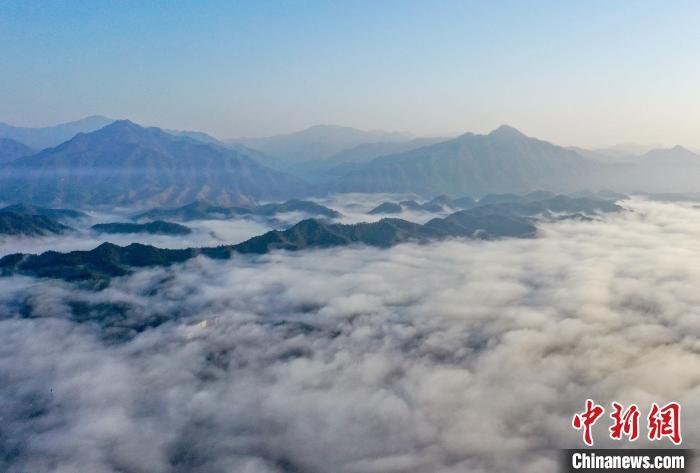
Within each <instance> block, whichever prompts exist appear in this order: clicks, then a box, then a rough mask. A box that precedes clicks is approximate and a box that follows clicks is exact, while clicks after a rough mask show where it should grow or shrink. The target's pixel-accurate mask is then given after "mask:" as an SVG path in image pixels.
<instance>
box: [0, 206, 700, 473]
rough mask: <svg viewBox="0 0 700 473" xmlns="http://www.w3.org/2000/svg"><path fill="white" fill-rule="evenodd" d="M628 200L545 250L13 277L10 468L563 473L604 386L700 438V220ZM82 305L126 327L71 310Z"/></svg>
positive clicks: (551, 240)
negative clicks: (113, 308) (583, 418)
mask: <svg viewBox="0 0 700 473" xmlns="http://www.w3.org/2000/svg"><path fill="white" fill-rule="evenodd" d="M629 206H630V207H631V208H632V209H633V210H634V211H630V212H626V213H623V214H619V215H612V216H609V217H606V218H605V219H604V220H603V221H599V222H574V221H565V222H559V223H553V224H544V225H542V226H541V231H540V236H539V237H538V238H537V239H532V240H503V241H494V242H482V241H476V242H466V241H449V242H442V243H436V244H431V245H413V244H405V245H400V246H397V247H394V248H391V249H388V250H378V249H371V248H366V249H358V248H345V249H337V250H323V251H313V252H300V253H294V254H285V253H273V254H269V255H266V256H262V257H243V256H239V257H235V258H234V259H233V260H231V261H227V262H221V261H211V260H207V259H203V258H201V259H196V260H194V261H191V262H189V263H187V264H185V265H183V266H179V267H175V268H171V269H154V270H147V271H141V272H138V273H136V274H135V275H133V276H130V277H127V278H122V279H120V280H115V281H114V282H113V284H112V285H111V286H110V287H109V288H108V289H106V290H104V291H101V292H97V293H92V292H86V291H81V290H79V289H77V288H75V287H73V286H69V285H67V284H63V283H58V282H54V281H36V280H32V279H29V278H17V277H16V278H8V279H1V280H0V311H2V312H4V315H5V316H4V318H3V319H2V321H0V384H2V386H3V390H2V393H1V394H0V402H1V403H2V406H3V408H2V412H3V414H2V415H3V421H2V423H0V451H2V452H5V453H3V456H2V457H0V469H2V470H3V471H11V472H20V471H65V472H67V471H76V470H82V471H94V472H116V471H121V472H144V471H148V472H180V471H193V472H224V471H243V472H285V471H287V472H297V471H298V472H311V473H313V472H330V471H333V472H394V471H401V472H423V471H435V472H463V471H470V472H481V471H483V472H486V471H499V472H501V471H513V472H541V471H555V470H556V455H557V450H556V449H557V448H560V447H564V448H569V447H576V446H580V445H581V439H580V433H578V432H575V431H573V430H572V428H571V427H570V421H571V416H572V415H573V413H574V412H576V411H578V410H581V409H582V408H583V403H584V401H585V399H586V398H587V397H591V398H593V399H595V400H596V401H598V402H600V403H604V404H607V403H608V402H609V401H611V400H618V401H621V402H624V403H629V402H637V403H639V404H640V406H642V410H643V413H644V414H645V413H646V412H645V411H646V408H645V406H647V405H648V403H649V402H651V401H659V402H663V401H666V400H678V401H680V402H681V403H682V404H683V409H684V411H683V422H684V424H683V425H684V432H683V433H684V445H686V446H687V447H689V448H692V447H694V446H696V445H697V444H698V440H700V431H698V429H697V425H700V424H699V423H698V421H699V420H700V401H698V399H700V388H699V386H700V382H699V380H700V341H698V340H699V336H700V322H699V320H700V317H699V315H700V314H698V311H699V309H698V307H700V292H698V291H697V289H696V288H697V287H698V286H699V285H700V267H698V265H697V264H694V262H695V261H697V260H698V257H700V210H698V209H694V208H692V207H689V206H687V207H686V206H678V205H671V204H659V203H650V202H644V201H632V202H630V203H629ZM75 300H79V301H83V302H86V303H90V304H92V305H93V306H94V307H100V306H99V304H100V303H112V304H118V305H120V306H122V307H124V308H125V309H124V312H123V314H122V315H123V317H124V319H123V320H121V319H118V318H117V319H115V320H113V321H112V322H110V323H108V324H107V323H105V325H104V326H103V327H100V326H99V325H98V324H97V323H89V322H83V323H76V322H74V321H70V320H69V319H68V317H69V315H68V314H70V305H69V304H68V301H75ZM20 313H24V314H25V318H20V317H18V315H19V314H20ZM29 313H31V314H32V317H28V316H27V314H29ZM203 320H206V321H207V324H206V327H203V326H201V325H203V324H201V325H199V326H198V325H197V324H198V323H200V322H201V321H203ZM136 321H138V322H139V323H143V324H146V325H149V324H150V325H153V326H154V327H153V328H151V329H148V330H145V331H143V332H141V333H140V334H138V333H137V332H135V331H133V330H125V329H123V327H124V326H130V327H131V328H133V327H134V326H138V325H139V324H137V323H136ZM163 321H164V322H165V323H162V322H163ZM105 327H108V328H105ZM140 328H143V327H140ZM120 337H121V338H120ZM607 420H608V419H604V420H601V422H600V425H598V426H596V431H595V435H596V436H595V440H596V442H597V444H598V445H601V446H604V445H610V442H609V441H607V442H606V441H605V438H604V437H605V436H606V432H605V429H606V428H607V426H608V424H607Z"/></svg>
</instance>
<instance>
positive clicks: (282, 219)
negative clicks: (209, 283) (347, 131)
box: [0, 194, 450, 257]
mask: <svg viewBox="0 0 700 473" xmlns="http://www.w3.org/2000/svg"><path fill="white" fill-rule="evenodd" d="M407 198H413V196H405V195H393V194H348V195H335V196H331V197H329V198H326V199H318V200H316V202H318V203H319V204H322V205H325V206H327V207H329V208H332V209H334V210H337V211H339V212H341V213H342V217H340V218H337V219H335V220H334V221H336V222H339V223H358V222H372V221H376V220H380V219H382V218H384V217H388V216H392V217H399V218H402V219H404V220H410V221H413V222H417V223H425V222H427V221H428V220H430V219H431V218H433V217H436V216H444V215H447V214H449V213H450V212H448V211H445V212H440V213H430V212H423V211H404V212H402V213H401V214H400V215H369V214H368V213H367V212H369V211H370V210H372V209H373V208H374V207H376V206H377V205H378V204H379V203H381V202H384V201H393V202H399V201H401V200H404V199H407ZM86 213H87V214H88V215H89V216H90V219H89V220H86V221H83V222H74V221H73V222H67V224H68V225H70V226H71V227H73V228H74V229H75V230H76V232H71V233H66V234H63V235H49V236H43V237H27V236H7V235H0V257H2V256H5V255H8V254H12V253H42V252H44V251H48V250H55V251H74V250H90V249H92V248H95V247H97V246H99V245H100V244H101V243H104V242H111V243H115V244H117V245H121V246H124V245H128V244H130V243H135V242H136V243H143V244H147V245H154V246H157V247H160V248H190V247H202V246H218V245H228V244H236V243H240V242H242V241H245V240H247V239H249V238H251V237H254V236H256V235H260V234H263V233H265V232H267V231H269V230H273V229H284V228H287V227H289V226H291V225H294V224H295V223H297V222H299V221H300V220H303V219H304V218H309V216H308V215H305V214H304V213H302V212H286V213H281V214H278V215H275V217H274V219H265V218H261V217H256V218H244V217H241V218H231V219H227V220H194V221H189V222H181V221H179V220H171V221H173V222H176V223H181V224H183V225H186V226H188V227H189V228H191V229H192V233H190V234H189V235H149V234H146V233H138V234H136V233H126V234H104V233H103V234H100V233H97V232H95V231H92V230H90V228H89V227H90V226H92V225H95V224H98V223H110V222H130V221H131V216H133V215H134V214H135V213H136V212H135V211H134V210H131V209H125V208H124V209H119V211H116V212H109V213H108V212H104V211H87V212H86Z"/></svg>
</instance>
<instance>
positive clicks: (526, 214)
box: [0, 196, 622, 287]
mask: <svg viewBox="0 0 700 473" xmlns="http://www.w3.org/2000/svg"><path fill="white" fill-rule="evenodd" d="M620 210H622V209H621V208H620V207H618V206H616V205H615V204H614V203H612V202H605V201H600V200H592V199H585V198H577V199H573V198H570V197H566V196H557V197H555V198H552V199H547V200H545V201H542V202H535V203H528V204H520V203H513V204H499V205H498V206H496V205H487V206H484V207H476V208H474V209H469V210H461V211H459V212H455V213H453V214H451V215H449V216H447V217H445V218H435V219H433V220H430V221H429V222H428V223H426V224H425V225H420V224H417V223H413V222H408V221H406V220H400V219H395V218H385V219H382V220H379V221H378V222H372V223H358V224H354V225H345V224H337V223H330V222H328V221H320V220H315V219H308V220H303V221H301V222H299V223H298V224H296V225H294V226H293V227H291V228H289V229H287V230H282V231H280V230H273V231H270V232H267V233H265V234H263V235H259V236H256V237H253V238H251V239H249V240H247V241H244V242H243V243H239V244H237V245H227V246H219V247H215V248H188V249H183V250H168V249H160V248H156V247H153V246H147V245H141V244H131V245H129V246H126V247H120V246H116V245H112V244H109V243H105V244H103V245H100V246H99V247H97V248H95V249H93V250H91V251H73V252H70V253H57V252H54V251H49V252H46V253H42V254H41V255H25V254H14V255H8V256H5V257H4V258H2V259H0V274H2V275H5V276H8V275H12V274H17V273H18V274H24V275H29V276H37V277H50V278H60V279H64V280H68V281H82V282H87V283H89V284H92V285H94V286H96V287H104V285H106V284H107V283H108V282H109V278H111V277H113V276H121V275H124V274H128V273H129V272H131V271H132V268H140V267H149V266H169V265H172V264H175V263H180V262H183V261H186V260H188V259H191V258H194V257H196V256H198V255H203V256H207V257H209V258H215V259H228V258H230V257H231V254H232V253H252V254H265V253H269V252H270V251H275V250H287V251H298V250H302V249H309V248H332V247H338V246H348V245H354V244H358V245H369V246H375V247H382V248H383V247H389V246H392V245H396V244H398V243H401V242H406V241H414V242H426V241H431V240H436V239H444V238H455V237H457V238H477V239H493V238H504V237H512V238H530V237H533V236H535V233H536V227H535V225H534V224H535V223H536V220H535V219H534V218H531V216H535V215H538V214H545V213H547V212H575V213H578V212H583V213H598V212H617V211H620Z"/></svg>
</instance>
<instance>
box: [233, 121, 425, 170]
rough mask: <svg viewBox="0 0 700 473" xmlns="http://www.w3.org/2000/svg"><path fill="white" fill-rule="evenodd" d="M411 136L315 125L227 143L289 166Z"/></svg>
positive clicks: (403, 139) (395, 141) (400, 140)
mask: <svg viewBox="0 0 700 473" xmlns="http://www.w3.org/2000/svg"><path fill="white" fill-rule="evenodd" d="M411 138H412V136H411V135H409V134H407V133H398V132H385V131H365V130H358V129H356V128H351V127H344V126H336V125H317V126H313V127H311V128H307V129H305V130H302V131H298V132H295V133H289V134H281V135H274V136H269V137H264V138H240V139H236V140H230V141H229V143H237V144H242V145H245V146H247V147H249V148H253V149H255V150H258V151H261V152H263V153H265V154H267V155H269V156H271V157H272V158H274V162H276V163H277V165H278V166H279V165H281V166H291V165H294V164H299V163H303V162H307V161H318V160H322V159H326V158H329V157H331V156H333V155H335V154H337V153H340V152H342V151H346V150H349V149H350V148H354V147H356V146H359V145H364V144H368V143H380V142H383V143H398V142H403V141H408V140H410V139H411Z"/></svg>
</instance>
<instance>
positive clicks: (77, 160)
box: [0, 120, 304, 206]
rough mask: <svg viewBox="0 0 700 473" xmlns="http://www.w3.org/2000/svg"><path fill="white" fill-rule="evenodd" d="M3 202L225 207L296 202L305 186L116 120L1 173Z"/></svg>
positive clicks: (246, 161) (209, 146)
mask: <svg viewBox="0 0 700 473" xmlns="http://www.w3.org/2000/svg"><path fill="white" fill-rule="evenodd" d="M0 183H1V184H2V185H0V200H21V201H25V202H32V203H38V204H51V205H57V204H65V205H70V206H84V205H112V206H113V205H119V204H138V205H141V206H146V205H153V204H159V205H163V204H168V205H172V204H182V203H186V202H191V201H193V200H197V199H206V200H210V201H212V202H218V203H221V204H227V205H228V204H234V203H235V204H241V203H246V204H247V203H250V202H251V201H253V200H257V199H265V198H275V197H279V196H290V195H296V194H299V193H301V192H303V191H304V185H303V182H302V181H300V180H299V179H296V178H294V177H292V176H290V175H287V174H284V173H281V172H279V171H275V170H273V169H270V168H268V167H266V166H264V165H262V164H259V163H258V162H257V161H255V160H254V159H252V158H250V157H248V156H246V155H244V154H242V153H241V152H239V151H236V150H232V149H229V148H227V147H224V146H221V145H217V144H214V143H205V142H202V141H198V140H195V139H193V138H190V137H187V136H175V135H173V134H170V133H167V132H165V131H163V130H161V129H160V128H153V127H152V128H144V127H141V126H139V125H136V124H134V123H132V122H130V121H128V120H119V121H115V122H113V123H111V124H109V125H107V126H105V127H104V128H101V129H99V130H97V131H93V132H91V133H79V134H78V135H76V136H74V137H73V138H71V139H70V140H68V141H66V142H65V143H63V144H61V145H59V146H57V147H55V148H48V149H45V150H43V151H41V152H39V153H37V154H35V155H32V156H27V157H23V158H20V159H17V160H15V161H13V162H11V163H9V164H7V165H5V166H3V167H2V168H0Z"/></svg>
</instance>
